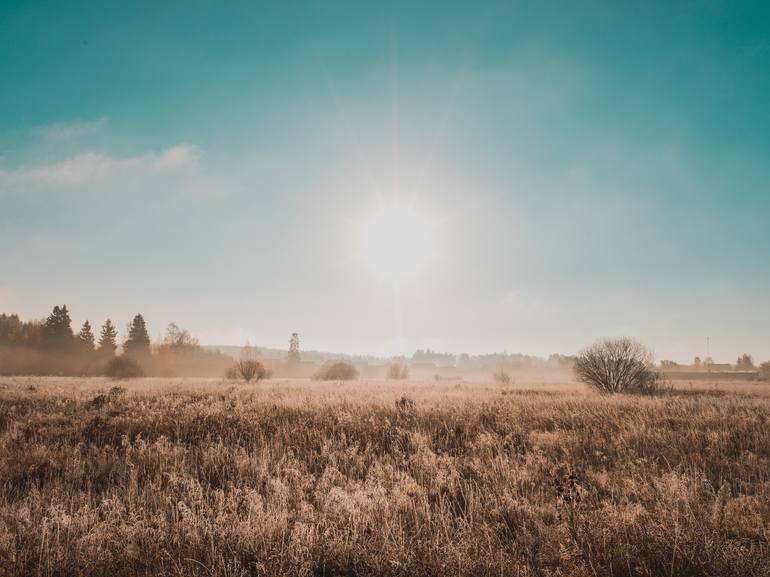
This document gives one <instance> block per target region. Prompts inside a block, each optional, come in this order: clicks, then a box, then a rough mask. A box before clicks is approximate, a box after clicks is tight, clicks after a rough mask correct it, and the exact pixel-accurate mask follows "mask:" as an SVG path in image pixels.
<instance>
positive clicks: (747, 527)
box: [0, 378, 770, 577]
mask: <svg viewBox="0 0 770 577" xmlns="http://www.w3.org/2000/svg"><path fill="white" fill-rule="evenodd" d="M677 387H678V388H677V389H676V390H675V391H673V392H672V393H671V394H668V395H665V396H661V397H657V398H633V397H624V396H618V397H613V398H606V397H601V396H599V395H597V394H595V393H592V392H589V391H587V390H585V389H584V388H582V387H581V386H579V385H575V384H568V383H565V384H558V383H557V384H547V383H538V384H530V385H529V386H527V385H516V386H505V387H501V386H496V385H492V384H488V383H477V384H474V383H452V382H426V383H417V382H408V383H403V382H402V383H393V382H350V383H345V384H339V383H319V382H312V381H299V380H298V381H267V382H262V383H259V384H251V385H240V384H238V385H233V384H232V383H227V382H221V381H216V380H209V381H203V380H200V381H198V380H186V381H170V380H153V379H145V380H139V381H130V382H126V383H121V384H120V385H119V387H116V383H114V382H111V381H107V380H103V379H63V378H62V379H56V378H48V379H45V378H29V379H27V378H0V575H2V576H3V577H6V576H7V577H11V576H13V577H16V576H26V575H50V576H55V575H56V576H64V575H83V576H90V575H94V576H97V575H98V576H101V575H110V576H123V575H125V576H133V575H158V576H161V575H164V576H165V575H200V576H209V575H213V576H230V577H236V576H255V575H274V576H277V575H362V576H363V575H437V576H444V575H492V576H494V575H514V576H528V575H532V576H535V575H537V576H546V575H564V576H582V575H601V576H611V575H613V576H614V575H617V576H621V575H640V576H641V575H644V576H658V575H660V576H674V575H693V576H695V575H703V576H707V575H708V576H736V577H738V576H742V577H743V576H763V575H764V576H768V575H770V386H768V385H767V384H759V383H758V384H751V383H742V384H737V385H728V384H725V383H722V384H718V385H714V384H709V383H699V384H680V385H678V386H677Z"/></svg>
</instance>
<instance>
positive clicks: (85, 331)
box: [78, 320, 95, 353]
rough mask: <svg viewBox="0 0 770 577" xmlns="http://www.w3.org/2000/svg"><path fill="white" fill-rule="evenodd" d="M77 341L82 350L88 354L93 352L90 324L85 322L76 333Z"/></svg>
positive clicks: (92, 336)
mask: <svg viewBox="0 0 770 577" xmlns="http://www.w3.org/2000/svg"><path fill="white" fill-rule="evenodd" d="M78 341H79V342H80V345H81V346H82V347H83V349H84V350H86V351H88V352H89V353H91V352H93V351H94V348H95V347H94V333H93V331H92V330H91V323H89V322H88V320H86V322H84V323H83V326H82V327H81V328H80V332H79V333H78Z"/></svg>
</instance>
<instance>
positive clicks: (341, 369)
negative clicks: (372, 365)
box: [313, 361, 358, 381]
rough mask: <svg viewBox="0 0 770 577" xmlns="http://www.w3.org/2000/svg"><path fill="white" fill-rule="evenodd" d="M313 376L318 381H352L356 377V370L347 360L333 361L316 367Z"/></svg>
mask: <svg viewBox="0 0 770 577" xmlns="http://www.w3.org/2000/svg"><path fill="white" fill-rule="evenodd" d="M313 378H314V379H317V380H320V381H352V380H353V379H356V378H358V371H357V370H356V368H355V367H354V366H353V365H352V364H350V363H349V362H348V361H334V362H332V363H327V364H325V365H324V366H322V367H321V368H320V369H318V370H317V371H316V373H315V375H313Z"/></svg>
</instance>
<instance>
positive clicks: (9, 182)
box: [0, 144, 201, 189]
mask: <svg viewBox="0 0 770 577" xmlns="http://www.w3.org/2000/svg"><path fill="white" fill-rule="evenodd" d="M200 158H201V151H200V148H199V147H197V146H195V145H193V144H177V145H175V146H172V147H170V148H167V149H165V150H161V151H160V152H150V153H146V154H142V155H139V156H132V157H125V158H115V157H113V156H110V155H108V154H105V153H101V152H86V153H82V154H78V155H76V156H73V157H72V158H68V159H66V160H62V161H59V162H55V163H51V164H45V165H38V166H30V167H20V168H17V169H14V170H2V169H0V189H10V188H14V187H17V186H44V187H55V186H72V185H83V184H90V183H95V182H103V181H105V180H109V179H113V178H124V177H142V176H149V175H153V174H158V173H165V172H173V171H180V170H185V169H189V168H191V167H193V166H195V165H196V164H197V163H198V162H199V160H200Z"/></svg>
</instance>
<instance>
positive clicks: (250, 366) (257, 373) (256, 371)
mask: <svg viewBox="0 0 770 577" xmlns="http://www.w3.org/2000/svg"><path fill="white" fill-rule="evenodd" d="M269 376H270V372H269V371H268V370H267V369H266V368H265V365H263V364H262V363H260V362H259V361H256V360H254V359H248V358H247V359H241V360H240V361H238V362H237V363H235V364H234V365H233V366H232V367H230V368H229V369H227V373H226V374H225V377H226V378H228V379H232V380H235V379H241V380H243V381H245V382H247V383H250V382H251V381H253V380H255V379H256V380H257V381H260V380H262V379H266V378H268V377H269Z"/></svg>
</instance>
